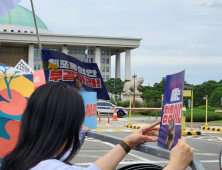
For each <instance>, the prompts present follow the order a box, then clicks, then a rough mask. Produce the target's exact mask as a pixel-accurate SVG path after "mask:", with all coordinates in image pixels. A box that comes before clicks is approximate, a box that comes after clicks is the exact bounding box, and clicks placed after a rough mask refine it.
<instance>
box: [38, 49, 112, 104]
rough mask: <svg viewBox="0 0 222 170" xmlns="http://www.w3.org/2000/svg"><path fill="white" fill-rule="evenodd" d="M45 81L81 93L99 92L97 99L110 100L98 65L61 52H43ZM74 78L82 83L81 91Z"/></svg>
mask: <svg viewBox="0 0 222 170" xmlns="http://www.w3.org/2000/svg"><path fill="white" fill-rule="evenodd" d="M42 57H43V64H44V73H45V79H46V81H47V82H58V81H59V82H64V83H66V84H68V85H70V86H73V87H76V88H77V89H78V90H79V91H94V92H97V98H98V99H103V100H110V98H109V95H108V92H107V90H106V86H105V84H104V82H103V78H102V76H101V73H100V71H99V68H98V65H97V64H96V63H85V62H81V61H80V60H78V59H76V58H74V57H72V56H69V55H66V54H64V53H62V52H59V51H52V50H42ZM74 78H77V79H79V80H80V82H81V85H82V87H81V89H79V87H77V86H76V84H75V82H74Z"/></svg>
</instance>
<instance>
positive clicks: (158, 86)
mask: <svg viewBox="0 0 222 170" xmlns="http://www.w3.org/2000/svg"><path fill="white" fill-rule="evenodd" d="M165 83H166V77H163V78H162V80H161V81H160V83H155V84H154V85H153V90H157V91H160V92H161V93H162V94H163V93H164V88H165Z"/></svg>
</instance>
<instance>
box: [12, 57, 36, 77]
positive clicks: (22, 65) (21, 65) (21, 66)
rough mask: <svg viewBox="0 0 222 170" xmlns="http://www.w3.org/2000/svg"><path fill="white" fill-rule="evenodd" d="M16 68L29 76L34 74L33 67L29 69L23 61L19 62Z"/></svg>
mask: <svg viewBox="0 0 222 170" xmlns="http://www.w3.org/2000/svg"><path fill="white" fill-rule="evenodd" d="M15 68H16V69H18V70H20V71H23V72H25V73H28V74H30V73H34V71H33V70H32V69H31V67H29V65H28V64H27V63H26V62H25V61H24V60H23V59H21V60H20V61H19V62H18V64H17V65H16V66H15Z"/></svg>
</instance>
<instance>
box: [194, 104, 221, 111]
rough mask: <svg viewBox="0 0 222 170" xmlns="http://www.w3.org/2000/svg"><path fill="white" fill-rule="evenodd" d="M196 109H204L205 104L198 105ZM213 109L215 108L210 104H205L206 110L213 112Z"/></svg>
mask: <svg viewBox="0 0 222 170" xmlns="http://www.w3.org/2000/svg"><path fill="white" fill-rule="evenodd" d="M196 109H199V110H205V111H206V105H202V106H199V107H197V108H196ZM215 110H217V108H214V107H212V106H207V111H212V112H215Z"/></svg>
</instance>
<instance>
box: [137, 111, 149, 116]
mask: <svg viewBox="0 0 222 170" xmlns="http://www.w3.org/2000/svg"><path fill="white" fill-rule="evenodd" d="M135 113H136V114H137V113H138V114H141V115H145V116H150V113H151V111H150V110H137V111H136V112H135Z"/></svg>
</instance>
